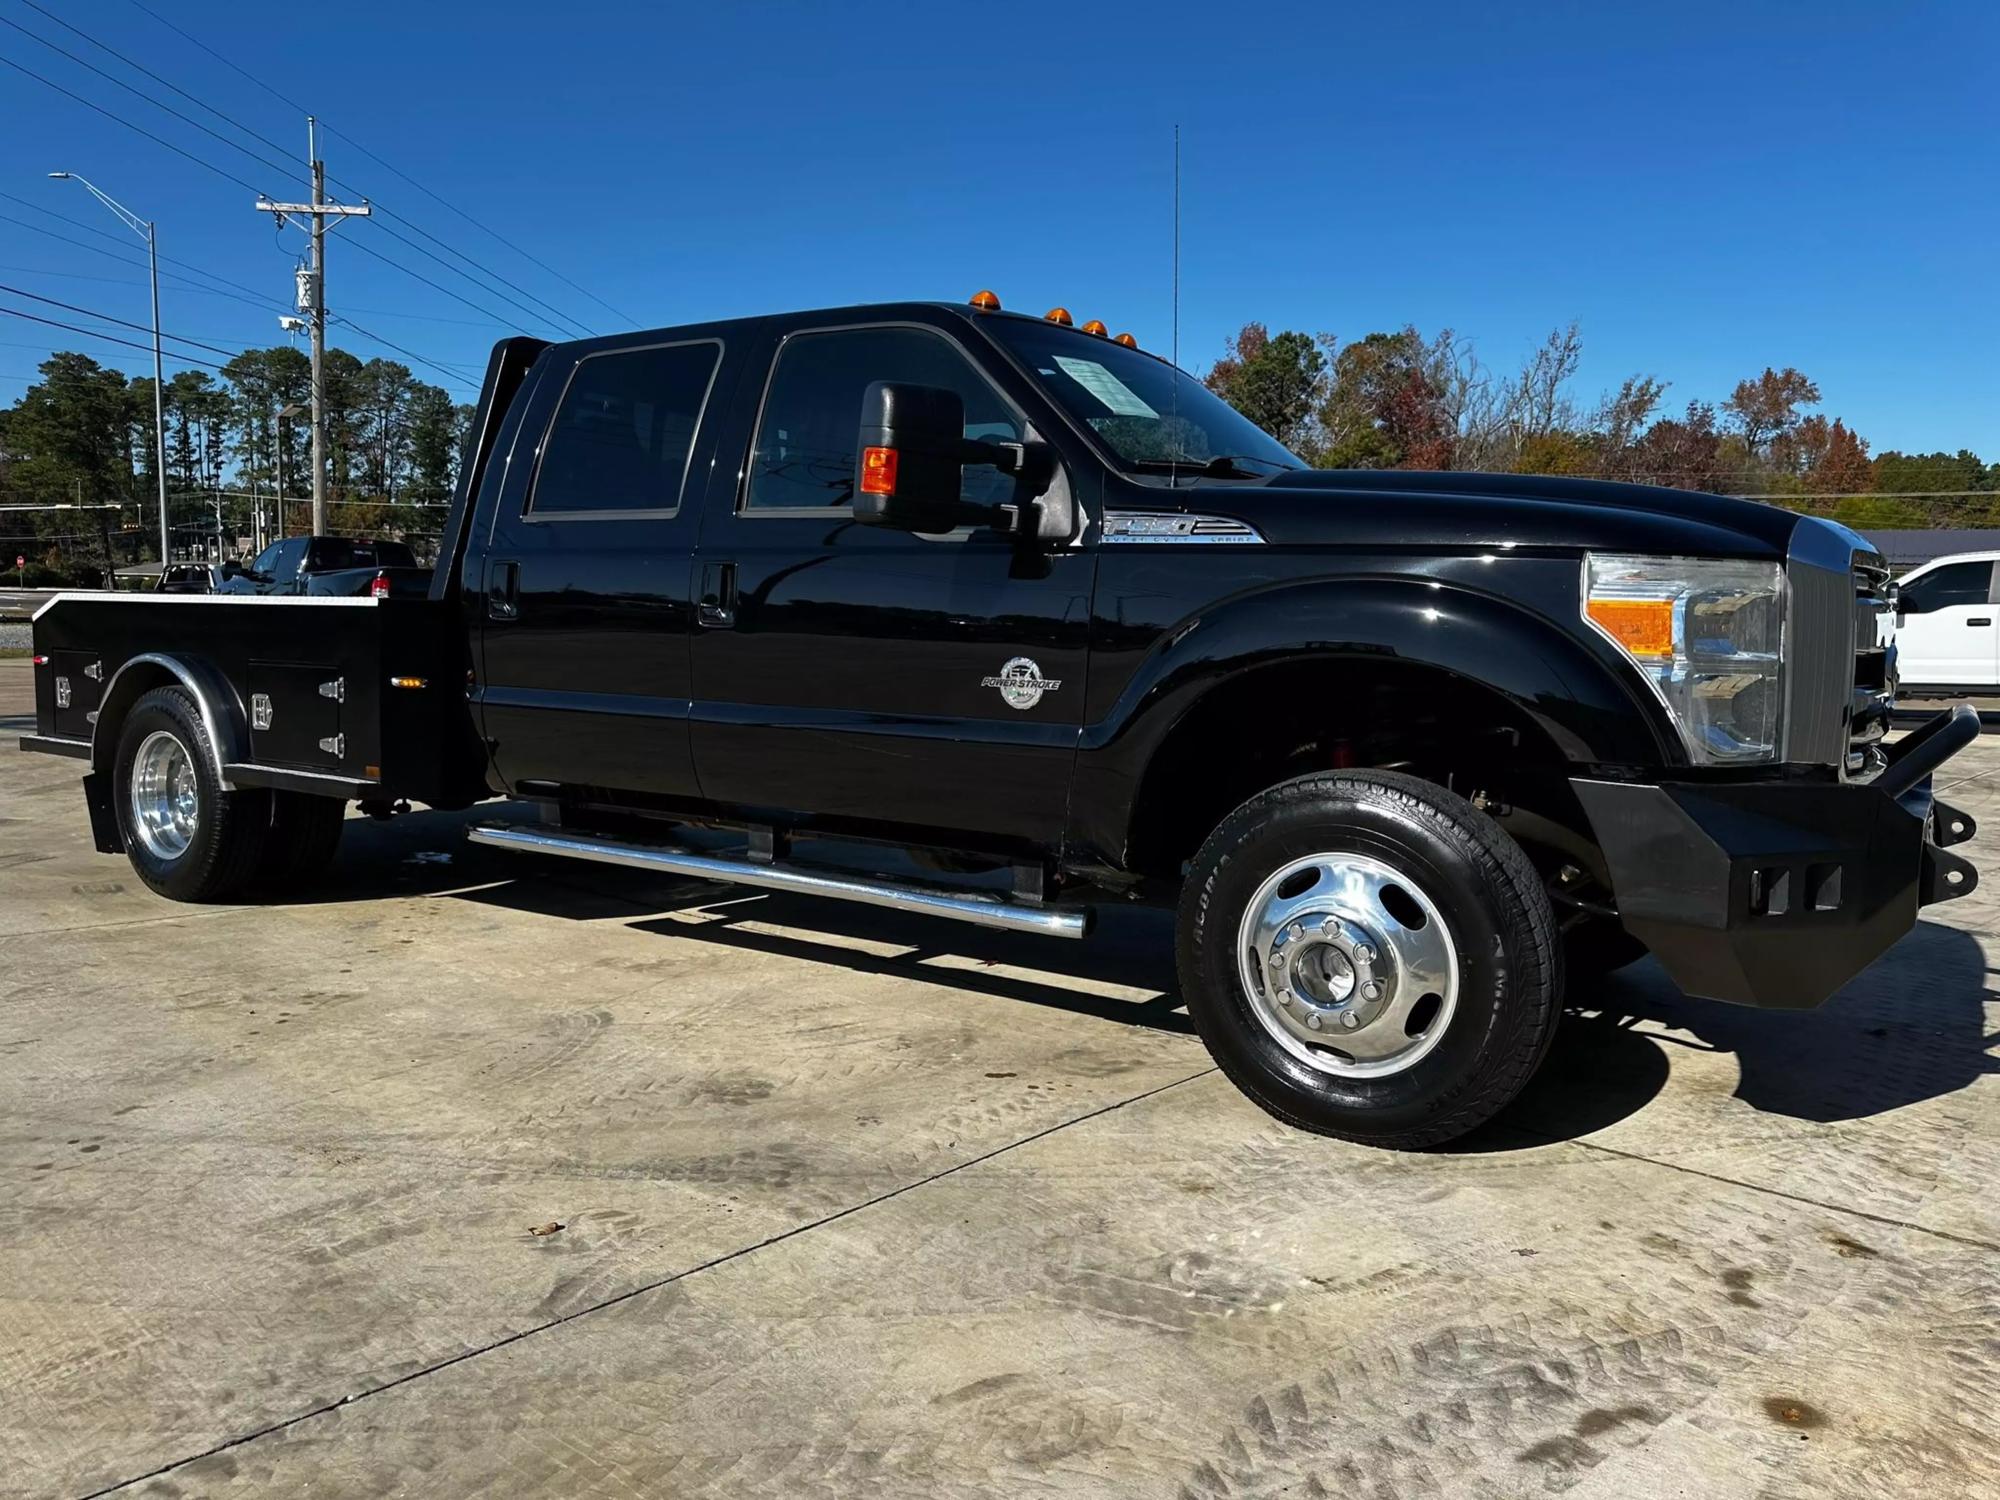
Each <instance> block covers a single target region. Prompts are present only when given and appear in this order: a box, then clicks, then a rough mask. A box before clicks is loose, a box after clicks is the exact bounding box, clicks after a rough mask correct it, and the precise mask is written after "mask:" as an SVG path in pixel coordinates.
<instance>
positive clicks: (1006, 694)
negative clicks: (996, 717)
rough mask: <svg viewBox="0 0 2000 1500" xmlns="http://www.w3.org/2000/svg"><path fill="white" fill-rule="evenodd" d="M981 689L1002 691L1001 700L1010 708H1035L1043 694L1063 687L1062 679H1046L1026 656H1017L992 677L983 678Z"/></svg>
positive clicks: (980, 681) (980, 682) (1040, 670)
mask: <svg viewBox="0 0 2000 1500" xmlns="http://www.w3.org/2000/svg"><path fill="white" fill-rule="evenodd" d="M979 685H980V686H981V687H990V688H998V689H1000V699H1001V701H1002V702H1003V703H1005V704H1006V705H1007V706H1008V707H1009V708H1021V709H1028V708H1033V707H1034V706H1035V705H1036V704H1037V703H1040V702H1041V701H1042V694H1044V693H1053V692H1054V691H1055V690H1056V689H1057V688H1059V687H1061V686H1062V679H1061V678H1060V677H1044V676H1043V675H1042V669H1041V668H1040V667H1038V666H1036V665H1035V664H1034V662H1033V661H1031V660H1030V659H1029V658H1027V657H1025V656H1017V657H1015V658H1014V659H1013V660H1012V661H1010V662H1008V663H1007V665H1006V666H1004V667H1002V668H1001V669H1000V670H999V672H998V673H997V674H996V675H994V676H992V677H982V678H981V679H980V680H979Z"/></svg>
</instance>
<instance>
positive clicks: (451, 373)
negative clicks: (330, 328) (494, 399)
mask: <svg viewBox="0 0 2000 1500" xmlns="http://www.w3.org/2000/svg"><path fill="white" fill-rule="evenodd" d="M333 320H334V322H336V323H339V324H340V325H341V326H342V327H345V328H352V329H353V330H354V331H355V332H356V333H358V334H360V335H361V336H362V337H363V338H370V339H373V340H374V341H375V342H376V343H378V344H381V345H382V346H383V347H385V348H389V349H393V350H395V351H396V352H397V353H398V354H400V355H402V356H403V357H404V358H405V359H414V360H415V361H416V362H417V363H418V364H420V365H429V366H430V367H431V368H432V369H433V370H436V371H437V372H438V373H439V374H440V375H443V376H444V377H445V378H446V380H447V381H449V383H451V384H452V385H455V386H458V387H459V388H460V389H462V390H471V391H476V390H478V389H479V387H478V386H476V385H474V384H473V383H472V382H471V381H470V380H469V379H467V378H466V373H465V371H464V370H462V369H454V368H452V367H451V366H450V365H447V364H444V363H443V362H442V361H440V360H435V359H432V358H430V357H429V356H428V355H423V354H418V353H417V352H416V351H415V350H413V349H405V348H404V347H403V346H402V345H401V344H397V343H392V342H391V341H390V340H388V339H385V338H383V337H382V335H381V334H379V333H374V332H371V331H370V330H368V329H366V328H363V327H362V326H361V325H360V324H359V323H357V322H355V321H354V319H352V318H349V317H343V316H341V315H340V314H338V313H336V314H334V315H333Z"/></svg>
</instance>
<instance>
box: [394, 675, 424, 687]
mask: <svg viewBox="0 0 2000 1500" xmlns="http://www.w3.org/2000/svg"><path fill="white" fill-rule="evenodd" d="M430 685H431V680H430V678H428V677H391V678H390V679H389V686H390V687H393V688H427V687H429V686H430Z"/></svg>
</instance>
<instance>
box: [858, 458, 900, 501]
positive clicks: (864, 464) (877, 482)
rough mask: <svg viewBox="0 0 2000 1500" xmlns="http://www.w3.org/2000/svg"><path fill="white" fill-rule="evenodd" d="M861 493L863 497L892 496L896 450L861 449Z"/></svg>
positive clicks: (893, 491)
mask: <svg viewBox="0 0 2000 1500" xmlns="http://www.w3.org/2000/svg"><path fill="white" fill-rule="evenodd" d="M861 493H862V494H864V495H893V494H895V493H896V450H895V449H894V448H863V449H862V450H861Z"/></svg>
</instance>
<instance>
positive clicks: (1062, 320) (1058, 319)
mask: <svg viewBox="0 0 2000 1500" xmlns="http://www.w3.org/2000/svg"><path fill="white" fill-rule="evenodd" d="M1042 316H1043V318H1045V319H1047V320H1048V321H1049V322H1051V323H1059V324H1061V325H1062V326H1063V327H1064V328H1068V327H1069V326H1070V316H1069V309H1068V308H1066V307H1052V308H1050V309H1049V310H1048V311H1047V312H1045V313H1043V314H1042Z"/></svg>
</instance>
